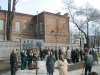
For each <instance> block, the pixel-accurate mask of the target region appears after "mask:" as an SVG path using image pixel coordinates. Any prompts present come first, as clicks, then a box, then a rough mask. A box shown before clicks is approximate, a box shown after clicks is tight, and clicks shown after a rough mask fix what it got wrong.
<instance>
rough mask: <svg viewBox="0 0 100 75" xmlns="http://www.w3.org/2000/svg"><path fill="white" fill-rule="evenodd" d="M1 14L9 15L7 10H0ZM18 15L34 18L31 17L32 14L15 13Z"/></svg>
mask: <svg viewBox="0 0 100 75" xmlns="http://www.w3.org/2000/svg"><path fill="white" fill-rule="evenodd" d="M0 12H5V13H7V12H8V11H7V10H0ZM15 14H16V15H25V16H34V15H30V14H25V13H20V12H15Z"/></svg>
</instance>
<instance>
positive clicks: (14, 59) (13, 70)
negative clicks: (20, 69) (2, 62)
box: [10, 50, 17, 75]
mask: <svg viewBox="0 0 100 75" xmlns="http://www.w3.org/2000/svg"><path fill="white" fill-rule="evenodd" d="M10 66H11V67H10V69H11V75H15V73H16V70H17V57H16V54H15V53H14V50H13V51H12V52H11V54H10Z"/></svg>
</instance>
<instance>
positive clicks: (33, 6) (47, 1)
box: [0, 0, 100, 14]
mask: <svg viewBox="0 0 100 75" xmlns="http://www.w3.org/2000/svg"><path fill="white" fill-rule="evenodd" d="M7 1H8V0H0V6H1V7H2V9H6V10H7ZM74 1H75V4H76V5H77V6H81V5H83V4H85V3H86V2H88V3H90V4H91V5H93V7H95V8H98V9H100V0H74ZM63 2H64V1H63V0H19V2H18V3H17V6H16V11H17V12H22V13H27V14H36V13H37V11H38V12H42V11H48V12H53V13H56V12H62V13H64V12H65V11H64V10H63V9H64V3H63Z"/></svg>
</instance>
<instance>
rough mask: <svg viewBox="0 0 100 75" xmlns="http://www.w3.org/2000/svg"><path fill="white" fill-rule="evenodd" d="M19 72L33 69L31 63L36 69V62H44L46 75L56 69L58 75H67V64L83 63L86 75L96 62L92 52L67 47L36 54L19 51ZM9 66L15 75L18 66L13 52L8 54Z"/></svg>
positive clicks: (45, 50) (29, 51)
mask: <svg viewBox="0 0 100 75" xmlns="http://www.w3.org/2000/svg"><path fill="white" fill-rule="evenodd" d="M20 57H21V66H20V67H21V70H24V69H26V68H27V69H29V70H30V69H33V63H35V65H34V66H35V67H36V68H37V64H36V63H37V61H38V60H46V68H47V73H48V74H49V75H53V72H54V69H55V63H56V67H57V69H58V71H59V75H68V64H71V63H73V64H74V63H78V62H80V61H84V67H85V75H88V72H89V73H90V72H91V70H92V66H93V63H94V61H98V59H97V55H96V52H95V51H94V50H89V49H87V48H86V49H85V50H79V49H77V48H76V49H70V48H69V47H68V48H67V49H66V50H63V49H59V50H53V49H44V50H41V49H40V50H39V51H38V52H35V51H33V50H32V49H28V50H21V52H20ZM10 64H11V75H15V73H16V71H17V68H18V67H19V66H18V58H17V55H16V53H15V51H14V50H12V53H11V54H10Z"/></svg>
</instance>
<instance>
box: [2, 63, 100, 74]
mask: <svg viewBox="0 0 100 75" xmlns="http://www.w3.org/2000/svg"><path fill="white" fill-rule="evenodd" d="M39 64H40V65H39V67H40V69H39V70H38V74H37V75H47V72H46V68H45V66H44V64H45V63H44V62H40V63H39ZM92 71H95V72H97V73H98V75H100V62H99V64H96V65H94V66H93V69H92ZM82 72H84V71H83V69H82V68H81V69H78V70H72V71H68V73H69V74H68V75H82ZM1 75H10V72H7V73H4V74H1ZM16 75H36V70H18V71H17V73H16ZM54 75H59V72H58V70H57V69H55V72H54Z"/></svg>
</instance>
